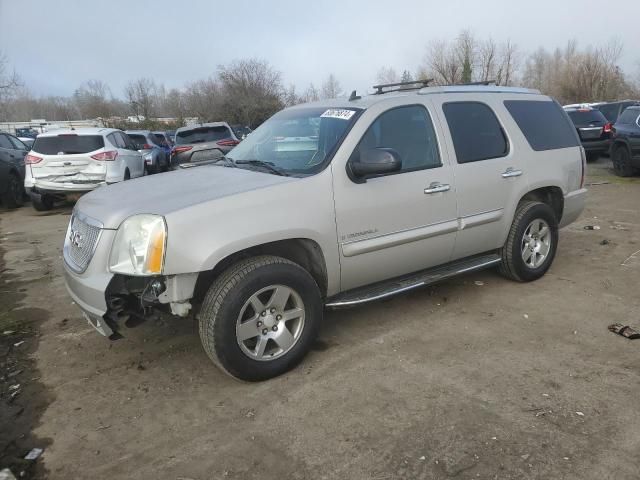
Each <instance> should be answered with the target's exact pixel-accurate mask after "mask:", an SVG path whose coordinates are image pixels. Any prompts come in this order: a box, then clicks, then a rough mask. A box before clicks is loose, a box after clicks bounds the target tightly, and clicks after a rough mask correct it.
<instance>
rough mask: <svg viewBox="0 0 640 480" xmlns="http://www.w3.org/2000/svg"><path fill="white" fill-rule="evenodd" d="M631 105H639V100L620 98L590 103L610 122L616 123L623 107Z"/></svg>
mask: <svg viewBox="0 0 640 480" xmlns="http://www.w3.org/2000/svg"><path fill="white" fill-rule="evenodd" d="M632 105H640V102H638V101H636V100H620V101H619V102H607V103H598V104H595V105H592V107H593V108H597V109H598V110H600V111H601V112H602V114H603V115H604V116H605V117H607V120H609V121H610V122H611V123H616V122H617V121H618V117H619V116H620V115H621V114H622V112H623V111H624V109H625V108H627V107H630V106H632Z"/></svg>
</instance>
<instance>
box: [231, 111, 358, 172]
mask: <svg viewBox="0 0 640 480" xmlns="http://www.w3.org/2000/svg"><path fill="white" fill-rule="evenodd" d="M358 112H359V110H357V109H336V108H326V107H325V108H295V109H291V110H283V111H282V112H280V113H277V114H276V115H274V116H273V117H271V118H270V119H269V120H267V121H266V122H265V123H263V124H262V125H261V126H260V127H259V128H257V129H256V130H255V131H254V132H252V133H251V135H249V136H248V137H247V138H246V139H245V140H244V141H243V142H242V143H240V145H238V146H237V147H235V148H234V149H233V150H232V151H231V153H230V154H229V155H228V157H229V158H231V159H232V160H233V161H235V162H238V163H240V164H241V163H243V162H247V161H251V160H257V161H259V162H267V163H270V164H272V165H273V166H274V167H276V168H277V169H278V170H280V171H282V172H284V173H287V174H302V175H310V174H313V173H315V172H317V171H319V170H320V169H321V168H322V166H323V163H324V161H325V160H326V159H327V158H329V157H330V155H331V154H332V153H333V151H334V150H335V148H337V147H338V145H339V143H340V141H341V140H342V138H343V136H344V135H345V133H346V132H347V130H348V128H349V127H350V126H351V125H352V124H353V122H355V120H356V118H357V116H358V115H357V113H358Z"/></svg>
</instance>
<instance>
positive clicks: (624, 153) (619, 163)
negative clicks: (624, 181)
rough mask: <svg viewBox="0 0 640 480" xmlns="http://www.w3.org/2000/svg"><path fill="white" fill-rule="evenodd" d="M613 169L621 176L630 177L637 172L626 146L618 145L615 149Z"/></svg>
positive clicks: (612, 159)
mask: <svg viewBox="0 0 640 480" xmlns="http://www.w3.org/2000/svg"><path fill="white" fill-rule="evenodd" d="M611 161H612V162H613V171H614V172H615V174H616V175H618V176H619V177H630V176H632V175H633V174H634V173H635V169H634V168H633V166H632V165H631V155H630V154H629V150H628V149H627V147H625V146H619V147H616V149H615V150H614V151H613V157H612V158H611Z"/></svg>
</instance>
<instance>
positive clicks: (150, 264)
mask: <svg viewBox="0 0 640 480" xmlns="http://www.w3.org/2000/svg"><path fill="white" fill-rule="evenodd" d="M166 243H167V226H166V225H165V223H164V218H163V217H161V216H159V215H148V214H143V215H134V216H133V217H129V218H127V219H126V220H125V221H124V222H122V225H120V228H118V232H117V233H116V238H115V240H114V242H113V247H111V255H110V257H109V270H111V272H113V273H124V274H126V275H141V276H146V275H159V274H160V273H162V266H163V263H164V251H165V245H166Z"/></svg>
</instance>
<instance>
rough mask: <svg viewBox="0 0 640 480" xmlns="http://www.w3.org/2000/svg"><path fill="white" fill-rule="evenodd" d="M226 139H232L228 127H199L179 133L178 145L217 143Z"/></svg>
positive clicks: (177, 135)
mask: <svg viewBox="0 0 640 480" xmlns="http://www.w3.org/2000/svg"><path fill="white" fill-rule="evenodd" d="M225 138H231V132H230V131H229V129H228V128H227V127H198V128H192V129H189V130H182V131H181V132H178V133H177V134H176V145H184V144H185V143H205V142H217V141H218V140H223V139H225Z"/></svg>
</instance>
